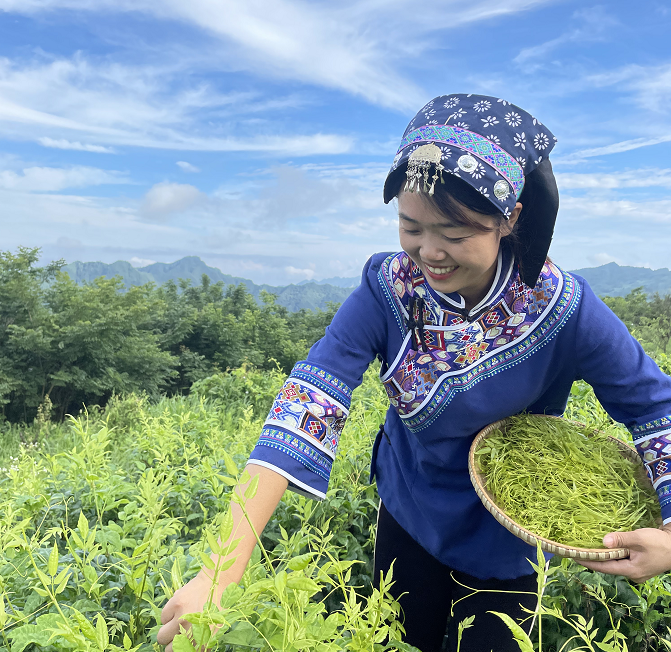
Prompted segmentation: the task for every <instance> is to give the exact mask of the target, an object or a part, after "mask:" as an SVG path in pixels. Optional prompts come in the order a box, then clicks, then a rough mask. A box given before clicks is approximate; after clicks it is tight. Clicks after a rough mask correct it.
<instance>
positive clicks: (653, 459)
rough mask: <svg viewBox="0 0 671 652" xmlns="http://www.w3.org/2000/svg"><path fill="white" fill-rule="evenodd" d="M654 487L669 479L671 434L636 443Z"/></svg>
mask: <svg viewBox="0 0 671 652" xmlns="http://www.w3.org/2000/svg"><path fill="white" fill-rule="evenodd" d="M636 449H637V450H638V453H639V455H640V456H641V458H642V459H643V463H644V464H645V468H646V469H647V471H648V477H649V478H650V480H651V482H652V484H653V486H654V487H657V486H658V485H659V484H661V483H662V482H664V481H665V480H671V434H669V435H667V436H663V437H655V438H653V439H648V440H646V441H644V442H642V443H638V444H636Z"/></svg>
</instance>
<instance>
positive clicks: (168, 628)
mask: <svg viewBox="0 0 671 652" xmlns="http://www.w3.org/2000/svg"><path fill="white" fill-rule="evenodd" d="M180 624H181V625H183V626H187V627H188V623H187V622H185V621H180V619H179V618H173V619H172V620H171V621H170V622H169V623H166V624H165V625H163V627H161V629H159V630H158V634H156V642H157V643H159V644H160V645H168V644H169V645H170V646H172V639H173V638H175V636H177V634H179V626H180ZM166 652H169V650H166Z"/></svg>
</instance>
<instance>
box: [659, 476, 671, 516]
mask: <svg viewBox="0 0 671 652" xmlns="http://www.w3.org/2000/svg"><path fill="white" fill-rule="evenodd" d="M657 496H658V497H659V505H660V507H661V508H662V515H664V513H665V508H666V507H669V506H670V505H671V483H669V484H665V485H663V486H660V487H657Z"/></svg>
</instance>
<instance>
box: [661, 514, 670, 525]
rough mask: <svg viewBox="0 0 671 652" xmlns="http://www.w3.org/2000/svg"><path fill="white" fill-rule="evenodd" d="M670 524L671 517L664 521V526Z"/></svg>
mask: <svg viewBox="0 0 671 652" xmlns="http://www.w3.org/2000/svg"><path fill="white" fill-rule="evenodd" d="M669 523H671V516H669V518H665V519H664V520H663V521H662V525H668V524H669Z"/></svg>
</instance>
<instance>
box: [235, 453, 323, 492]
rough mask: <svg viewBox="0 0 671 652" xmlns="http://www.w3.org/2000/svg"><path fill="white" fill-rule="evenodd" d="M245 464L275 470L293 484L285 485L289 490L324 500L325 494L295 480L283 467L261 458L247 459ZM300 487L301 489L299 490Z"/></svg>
mask: <svg viewBox="0 0 671 652" xmlns="http://www.w3.org/2000/svg"><path fill="white" fill-rule="evenodd" d="M247 464H255V465H256V466H263V467H265V468H266V469H270V470H271V471H275V473H277V474H278V475H281V476H282V477H283V478H286V479H287V480H289V482H290V483H293V484H294V485H295V486H294V487H292V486H291V484H290V485H289V486H288V487H287V489H289V491H293V492H294V493H297V494H301V496H305V497H306V498H314V499H315V500H324V499H325V498H326V494H323V493H322V492H321V491H317V490H316V489H313V488H312V487H311V486H310V485H307V484H305V483H304V482H301V481H300V480H297V479H296V478H294V476H293V475H291V473H287V472H286V471H285V470H284V469H280V468H279V467H277V466H275V465H274V464H269V463H268V462H264V461H263V460H253V459H249V460H248V461H247ZM301 489H302V490H303V491H301Z"/></svg>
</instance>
